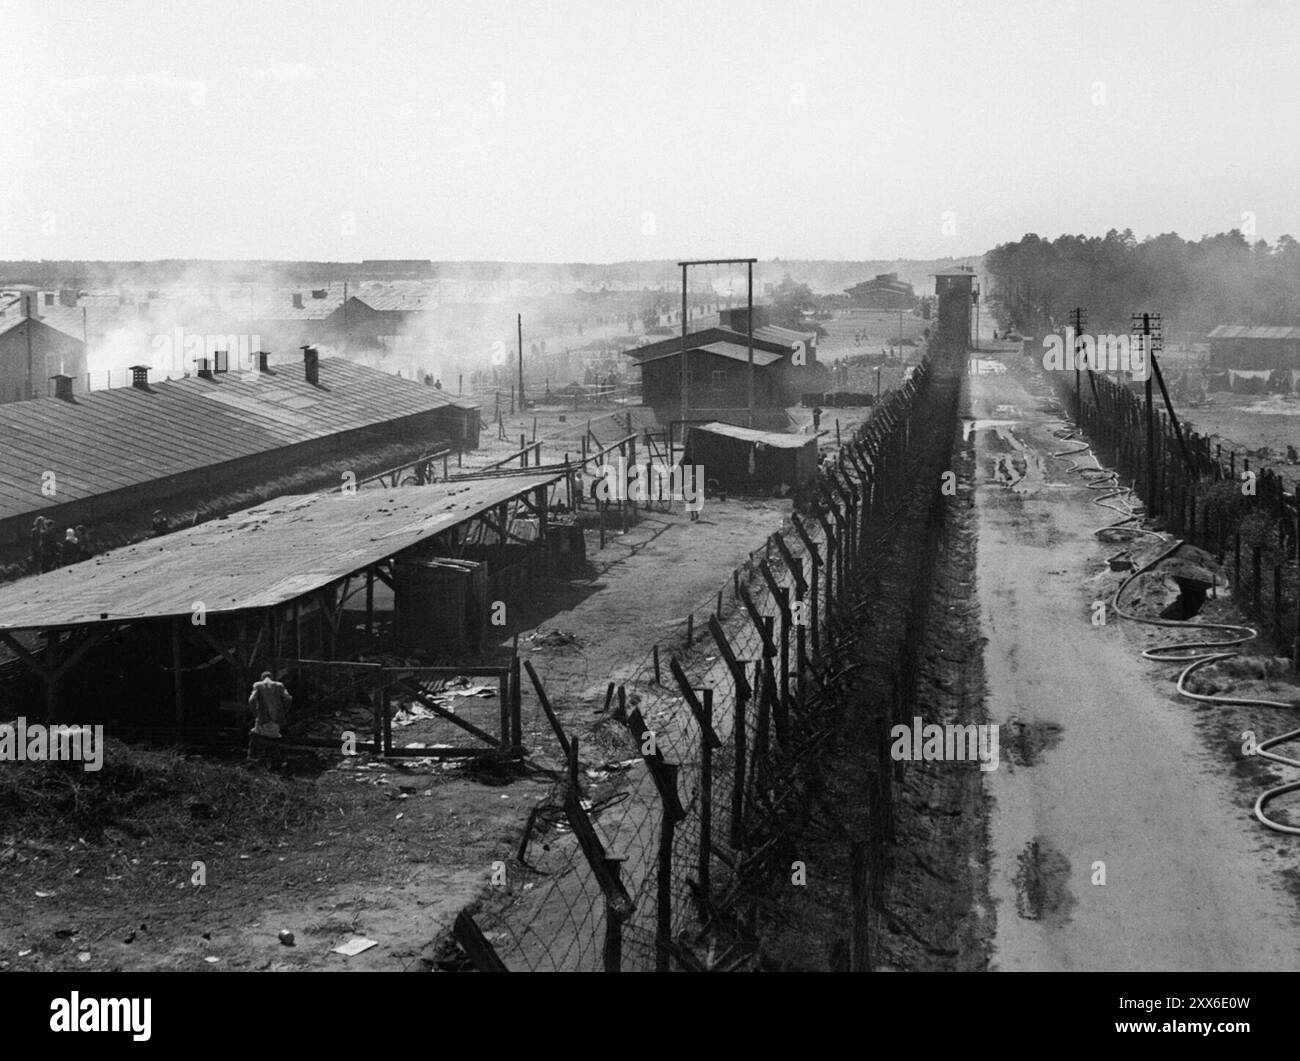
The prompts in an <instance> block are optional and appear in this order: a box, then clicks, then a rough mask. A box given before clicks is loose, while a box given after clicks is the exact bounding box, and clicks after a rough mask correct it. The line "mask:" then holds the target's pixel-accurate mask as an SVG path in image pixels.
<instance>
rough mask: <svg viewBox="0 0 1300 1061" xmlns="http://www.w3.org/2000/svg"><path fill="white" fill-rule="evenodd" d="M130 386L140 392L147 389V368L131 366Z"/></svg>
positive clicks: (146, 366)
mask: <svg viewBox="0 0 1300 1061" xmlns="http://www.w3.org/2000/svg"><path fill="white" fill-rule="evenodd" d="M131 386H132V387H137V388H139V389H140V390H142V391H147V390H148V389H149V366H148V365H132V366H131Z"/></svg>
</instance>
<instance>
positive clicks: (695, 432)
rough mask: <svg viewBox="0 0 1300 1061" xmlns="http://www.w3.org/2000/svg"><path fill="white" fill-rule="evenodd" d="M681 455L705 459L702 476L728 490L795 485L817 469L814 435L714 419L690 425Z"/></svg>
mask: <svg viewBox="0 0 1300 1061" xmlns="http://www.w3.org/2000/svg"><path fill="white" fill-rule="evenodd" d="M682 460H683V462H684V463H686V464H694V465H703V466H704V477H705V479H706V481H707V480H716V481H717V483H718V484H719V485H720V486H722V487H723V488H724V489H727V490H733V491H738V492H746V491H750V490H756V489H757V490H772V489H774V488H776V487H778V486H782V485H784V486H788V487H790V488H791V489H793V488H794V487H796V486H799V485H801V484H802V483H805V482H807V481H808V480H810V479H812V478H813V476H815V475H816V474H817V439H816V437H815V436H812V435H786V434H781V433H780V432H777V431H755V430H753V429H751V428H746V427H735V426H733V425H731V424H724V423H719V422H716V421H715V422H713V423H708V424H700V425H696V426H692V427H691V429H690V431H689V432H688V433H687V435H686V454H685V456H684V457H683V458H682Z"/></svg>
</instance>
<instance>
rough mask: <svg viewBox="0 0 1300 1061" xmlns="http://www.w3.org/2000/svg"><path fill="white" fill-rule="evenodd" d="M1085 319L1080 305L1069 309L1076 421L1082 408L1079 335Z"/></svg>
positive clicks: (1085, 312)
mask: <svg viewBox="0 0 1300 1061" xmlns="http://www.w3.org/2000/svg"><path fill="white" fill-rule="evenodd" d="M1087 319H1088V311H1087V310H1086V309H1084V308H1083V307H1082V306H1075V307H1074V309H1072V310H1071V311H1070V327H1071V328H1073V329H1074V418H1075V420H1076V421H1077V420H1078V419H1079V415H1080V413H1081V412H1082V410H1083V405H1082V402H1083V394H1082V391H1081V390H1080V387H1079V345H1080V343H1079V336H1081V335H1082V334H1083V329H1084V325H1085V322H1086V321H1087ZM1089 371H1091V369H1090V370H1089Z"/></svg>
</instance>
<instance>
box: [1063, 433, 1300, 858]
mask: <svg viewBox="0 0 1300 1061" xmlns="http://www.w3.org/2000/svg"><path fill="white" fill-rule="evenodd" d="M1068 422H1069V421H1068V420H1067V423H1068ZM1054 435H1055V437H1056V438H1058V439H1060V440H1061V441H1062V442H1072V443H1075V444H1077V445H1078V447H1079V448H1077V449H1072V450H1065V451H1062V452H1060V453H1053V454H1051V457H1052V458H1053V459H1054V460H1065V461H1068V462H1069V464H1070V466H1071V467H1070V471H1074V472H1078V473H1079V474H1080V475H1083V476H1084V477H1085V478H1087V477H1089V476H1093V478H1087V485H1088V488H1089V489H1090V490H1103V491H1106V492H1105V493H1103V494H1101V496H1100V497H1095V498H1093V501H1092V503H1093V504H1094V505H1100V506H1101V507H1103V508H1108V509H1110V510H1111V511H1113V512H1116V513H1118V514H1119V515H1120V516H1121V517H1122V518H1121V519H1120V520H1118V521H1117V522H1115V523H1111V524H1108V525H1107V526H1105V527H1100V528H1098V529H1097V530H1095V531H1094V532H1093V533H1094V535H1095V536H1096V537H1097V538H1098V539H1099V540H1101V541H1113V540H1114V536H1115V535H1117V534H1131V535H1133V536H1135V537H1136V536H1140V535H1147V536H1148V537H1152V538H1155V539H1156V540H1158V541H1160V542H1165V543H1169V539H1168V538H1167V537H1166V536H1164V535H1162V534H1159V533H1157V532H1156V531H1153V530H1148V529H1147V528H1145V527H1142V526H1138V525H1137V521H1138V520H1139V519H1140V518H1141V517H1140V515H1139V513H1140V512H1141V510H1142V503H1141V501H1140V500H1137V498H1136V495H1135V494H1134V492H1133V491H1132V490H1131V489H1130V488H1129V487H1126V486H1124V485H1123V484H1121V483H1120V481H1119V473H1118V472H1116V471H1113V470H1109V469H1107V468H1104V467H1103V466H1102V464H1101V461H1099V460H1098V459H1097V456H1096V454H1094V453H1093V452H1092V447H1091V446H1090V445H1089V444H1088V443H1087V442H1085V441H1084V440H1082V439H1080V438H1077V437H1076V435H1077V430H1076V429H1074V428H1066V429H1065V430H1063V431H1056V432H1054ZM1085 454H1086V455H1087V456H1088V457H1089V458H1091V460H1092V461H1093V463H1094V464H1095V465H1096V467H1093V468H1088V467H1083V466H1080V464H1079V463H1078V462H1076V461H1074V460H1073V459H1072V458H1074V457H1081V456H1084V455H1085ZM1113 501H1117V502H1118V504H1112V503H1111V502H1113ZM1135 501H1136V503H1134V502H1135ZM1106 535H1109V536H1110V537H1109V538H1108V537H1105V536H1106ZM1182 546H1183V539H1181V538H1179V539H1175V540H1174V541H1173V542H1172V543H1169V544H1167V547H1166V548H1164V549H1162V550H1161V551H1160V552H1159V553H1158V554H1157V555H1156V556H1155V557H1154V558H1153V559H1151V560H1148V561H1147V562H1146V563H1145V564H1143V565H1142V566H1141V567H1136V568H1134V570H1133V571H1131V572H1130V573H1129V575H1128V577H1127V578H1125V579H1124V581H1123V582H1121V583H1120V585H1119V587H1118V588H1117V589H1116V590H1115V595H1114V597H1113V598H1112V599H1111V608H1112V609H1113V610H1114V612H1115V614H1117V615H1118V616H1119V617H1120V618H1122V619H1128V620H1130V621H1132V622H1135V623H1145V624H1146V625H1148V626H1167V627H1171V628H1174V629H1179V630H1214V631H1222V632H1223V634H1224V636H1223V637H1222V638H1221V639H1219V640H1214V641H1184V642H1174V643H1171V644H1166V645H1157V646H1155V647H1154V648H1149V649H1147V650H1146V651H1144V652H1143V653H1142V658H1143V659H1149V660H1154V661H1155V662H1157V663H1185V664H1187V665H1186V666H1185V667H1184V668H1183V670H1182V672H1181V673H1180V674H1179V675H1178V682H1177V688H1178V692H1179V694H1180V695H1181V696H1185V697H1187V698H1188V699H1189V700H1197V701H1200V702H1201V703H1208V704H1227V705H1231V706H1234V707H1277V708H1285V709H1291V710H1294V709H1295V706H1296V705H1295V704H1289V703H1283V702H1281V701H1278V700H1265V699H1261V698H1258V697H1243V696H1218V695H1210V694H1206V693H1194V692H1192V691H1191V690H1190V689H1188V688H1187V684H1186V683H1187V679H1188V678H1189V677H1191V675H1192V674H1194V673H1195V672H1196V671H1198V670H1200V669H1201V668H1202V667H1208V666H1209V665H1210V664H1212V663H1218V662H1220V661H1222V660H1226V659H1232V658H1233V657H1234V656H1237V655H1239V653H1238V652H1237V651H1236V650H1235V649H1236V646H1239V645H1242V644H1245V643H1246V642H1247V641H1253V640H1254V639H1255V638H1256V637H1258V636H1259V631H1257V630H1255V629H1254V628H1253V627H1249V626H1244V625H1242V624H1240V623H1202V622H1191V621H1188V620H1184V619H1164V618H1158V619H1153V618H1148V617H1147V616H1143V615H1137V614H1135V613H1133V612H1129V611H1126V610H1125V609H1124V607H1123V605H1122V604H1121V603H1120V602H1121V600H1122V598H1123V596H1124V592H1125V590H1127V589H1128V587H1129V586H1130V585H1131V584H1132V583H1133V582H1134V581H1136V580H1137V579H1138V578H1139V577H1140V576H1142V575H1144V574H1146V573H1147V572H1148V571H1151V570H1152V569H1154V568H1155V567H1156V566H1157V565H1158V564H1160V563H1161V562H1162V561H1164V560H1165V559H1167V558H1168V557H1170V556H1172V555H1173V554H1174V553H1175V552H1177V551H1178V550H1179V549H1180V548H1182ZM1112 559H1114V558H1112ZM1216 636H1217V635H1216ZM1229 648H1230V649H1233V651H1221V650H1223V649H1229ZM1296 738H1300V729H1293V730H1290V731H1288V732H1286V733H1280V734H1278V735H1277V736H1274V737H1269V738H1268V739H1267V740H1264V741H1260V742H1258V743H1257V744H1256V745H1255V754H1256V755H1258V756H1260V757H1261V758H1263V759H1268V760H1269V761H1270V762H1275V763H1279V764H1281V765H1283V766H1290V767H1294V768H1295V769H1297V770H1300V759H1293V758H1290V757H1288V756H1285V755H1280V754H1278V753H1277V752H1274V751H1272V750H1271V749H1273V748H1275V747H1277V746H1278V745H1279V744H1285V743H1286V742H1288V741H1290V740H1294V739H1296ZM1296 791H1300V781H1291V782H1287V783H1286V784H1282V785H1276V786H1274V787H1273V788H1270V789H1268V790H1267V791H1266V792H1264V793H1262V794H1261V795H1260V796H1259V798H1258V799H1257V800H1255V817H1256V818H1258V819H1259V821H1260V822H1261V823H1262V824H1263V825H1264V826H1266V827H1267V828H1269V829H1272V830H1274V831H1276V832H1279V833H1289V834H1290V835H1292V836H1300V827H1297V826H1293V825H1284V824H1283V823H1281V822H1278V821H1274V820H1273V819H1272V818H1270V817H1269V816H1268V815H1267V814H1265V812H1264V808H1265V807H1266V806H1267V805H1268V804H1269V803H1271V802H1272V801H1273V800H1275V799H1277V798H1278V797H1279V796H1284V795H1286V794H1287V793H1289V792H1296Z"/></svg>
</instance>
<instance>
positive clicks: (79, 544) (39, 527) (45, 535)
mask: <svg viewBox="0 0 1300 1061" xmlns="http://www.w3.org/2000/svg"><path fill="white" fill-rule="evenodd" d="M93 555H94V550H93V549H92V548H91V545H90V536H89V535H88V534H87V532H86V528H85V526H84V525H81V524H78V525H77V526H76V527H75V528H74V527H68V528H67V529H66V530H65V531H64V532H63V537H62V538H60V537H59V533H58V531H57V530H56V529H55V526H54V520H52V519H46V518H45V517H44V516H37V517H36V520H35V522H34V523H32V535H31V566H32V570H33V571H40V572H41V573H42V574H44V573H45V572H46V571H53V570H54V569H55V568H59V567H67V566H68V565H69V564H76V563H80V562H81V561H82V560H86V559H88V558H89V557H91V556H93Z"/></svg>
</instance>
